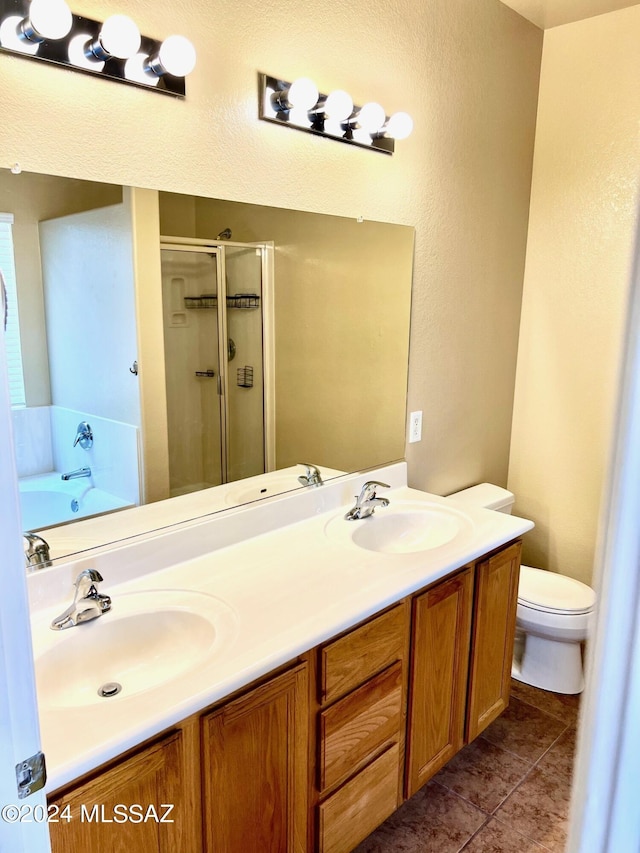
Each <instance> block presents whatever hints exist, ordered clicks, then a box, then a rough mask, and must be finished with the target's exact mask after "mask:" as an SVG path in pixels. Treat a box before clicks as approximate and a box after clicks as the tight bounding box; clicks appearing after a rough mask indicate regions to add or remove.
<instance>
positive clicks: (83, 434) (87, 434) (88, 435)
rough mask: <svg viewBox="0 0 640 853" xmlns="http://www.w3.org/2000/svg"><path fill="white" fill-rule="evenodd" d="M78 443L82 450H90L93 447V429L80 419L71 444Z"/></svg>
mask: <svg viewBox="0 0 640 853" xmlns="http://www.w3.org/2000/svg"><path fill="white" fill-rule="evenodd" d="M76 444H79V445H80V447H81V448H82V449H83V450H90V449H91V447H93V431H92V429H91V426H90V424H88V423H87V422H86V421H81V422H80V423H79V424H78V427H77V430H76V440H75V441H74V442H73V446H74V447H75V446H76Z"/></svg>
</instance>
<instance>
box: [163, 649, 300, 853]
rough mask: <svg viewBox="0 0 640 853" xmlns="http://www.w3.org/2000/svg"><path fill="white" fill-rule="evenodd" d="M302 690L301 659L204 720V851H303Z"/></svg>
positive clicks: (268, 852) (294, 852)
mask: <svg viewBox="0 0 640 853" xmlns="http://www.w3.org/2000/svg"><path fill="white" fill-rule="evenodd" d="M307 691H308V687H307V666H306V664H301V665H300V666H297V667H295V668H294V669H291V670H289V671H288V672H285V673H284V674H283V675H280V676H277V677H275V678H273V679H271V680H270V681H268V682H267V683H266V684H264V685H262V686H260V687H257V688H255V689H254V690H252V691H251V692H249V693H247V694H246V695H244V696H241V697H240V698H239V699H236V700H234V701H232V702H229V703H227V704H226V705H224V706H223V707H222V708H220V709H219V710H218V711H214V712H213V713H211V714H209V715H207V716H206V717H204V718H203V719H202V761H203V768H202V769H203V795H204V800H203V811H204V831H205V847H204V849H205V851H206V853H248V851H253V850H255V851H258V850H259V851H260V853H304V851H305V850H306V843H307V784H308V772H307V732H308V705H307ZM178 849H179V848H175V850H178Z"/></svg>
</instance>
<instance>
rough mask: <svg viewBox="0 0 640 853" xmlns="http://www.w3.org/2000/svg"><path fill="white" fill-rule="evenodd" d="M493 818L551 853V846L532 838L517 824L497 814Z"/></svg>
mask: <svg viewBox="0 0 640 853" xmlns="http://www.w3.org/2000/svg"><path fill="white" fill-rule="evenodd" d="M491 819H492V820H496V821H497V822H498V823H500V824H502V826H506V827H507V828H508V829H510V830H511V832H515V833H516V835H519V836H520V837H521V838H526V839H527V841H532V842H533V843H534V844H537V845H538V847H540V848H541V849H542V850H547V851H549V853H551V851H550V848H549V847H547V846H546V845H545V844H542V843H541V842H540V841H538V840H537V839H536V838H532V837H531V836H530V835H527V834H526V833H525V832H520V830H519V829H516V828H515V826H511V825H510V824H508V823H507V822H506V820H501V819H500V818H499V817H496V816H495V815H492V818H491Z"/></svg>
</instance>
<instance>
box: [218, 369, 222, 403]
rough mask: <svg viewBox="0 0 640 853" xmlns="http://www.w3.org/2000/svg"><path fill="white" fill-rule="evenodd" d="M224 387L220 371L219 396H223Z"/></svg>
mask: <svg viewBox="0 0 640 853" xmlns="http://www.w3.org/2000/svg"><path fill="white" fill-rule="evenodd" d="M222 394H223V387H222V375H221V374H220V373H218V396H219V397H222Z"/></svg>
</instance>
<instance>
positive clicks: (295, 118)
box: [259, 74, 413, 154]
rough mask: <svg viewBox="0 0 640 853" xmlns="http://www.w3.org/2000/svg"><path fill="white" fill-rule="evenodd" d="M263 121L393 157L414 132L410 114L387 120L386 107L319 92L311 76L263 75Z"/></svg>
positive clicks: (337, 93)
mask: <svg viewBox="0 0 640 853" xmlns="http://www.w3.org/2000/svg"><path fill="white" fill-rule="evenodd" d="M259 97H260V118H261V119H264V120H265V121H271V122H275V123H277V124H283V125H288V126H289V127H294V128H296V129H297V130H305V131H307V132H309V133H314V134H316V135H319V136H326V137H328V138H330V139H337V140H339V141H340V142H348V143H350V144H351V145H359V146H361V147H363V148H371V149H373V150H374V151H383V152H384V153H386V154H392V153H393V151H394V147H395V140H396V139H406V137H407V136H409V134H410V133H411V130H412V129H413V121H412V119H411V117H410V116H409V115H408V113H401V112H399V113H394V114H393V115H392V116H390V117H387V115H386V113H385V111H384V108H383V107H382V106H381V105H380V104H377V103H375V102H374V101H370V102H369V103H366V104H364V105H363V106H361V107H359V106H355V105H354V103H353V99H352V98H351V96H350V95H349V93H348V92H345V91H344V90H342V89H335V90H334V91H332V92H330V93H329V94H328V95H324V94H322V93H321V92H319V91H318V88H317V86H316V85H315V83H314V82H313V80H310V79H309V78H308V77H299V78H298V79H296V80H294V81H293V82H291V83H288V82H287V81H285V80H280V79H278V78H277V77H270V76H269V75H268V74H260V75H259Z"/></svg>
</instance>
